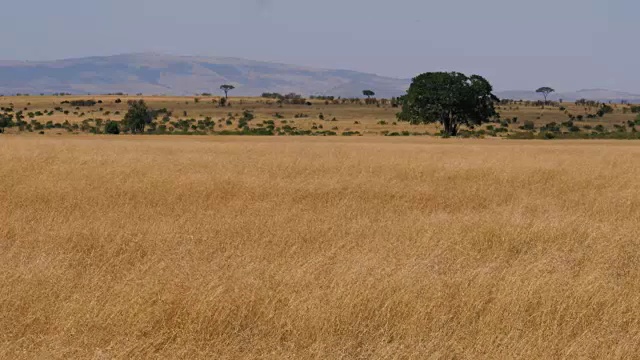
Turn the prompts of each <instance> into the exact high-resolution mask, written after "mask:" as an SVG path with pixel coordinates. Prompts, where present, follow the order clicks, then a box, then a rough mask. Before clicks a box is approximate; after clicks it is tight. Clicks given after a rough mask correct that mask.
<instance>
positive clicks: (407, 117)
mask: <svg viewBox="0 0 640 360" xmlns="http://www.w3.org/2000/svg"><path fill="white" fill-rule="evenodd" d="M492 91H493V88H492V86H491V84H490V83H489V82H488V81H487V80H486V79H484V78H483V77H481V76H478V75H472V76H470V77H468V76H466V75H464V74H461V73H457V72H451V73H446V72H431V73H424V74H422V75H418V76H417V77H415V78H414V79H413V82H412V83H411V86H410V87H409V90H408V91H407V94H406V96H405V97H404V98H403V105H402V111H401V112H400V113H399V114H398V119H399V120H401V121H409V122H410V123H411V124H419V123H432V122H436V121H437V122H439V123H440V124H442V125H443V126H444V128H445V130H444V132H445V133H446V134H447V135H449V136H455V135H456V134H457V133H458V129H459V126H460V125H467V126H473V125H480V124H482V123H485V122H488V121H490V119H491V118H493V117H497V116H498V114H497V112H496V110H495V107H494V103H495V102H496V101H497V100H498V99H497V98H496V97H495V96H494V95H493V94H492V93H491V92H492Z"/></svg>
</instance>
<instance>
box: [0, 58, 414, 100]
mask: <svg viewBox="0 0 640 360" xmlns="http://www.w3.org/2000/svg"><path fill="white" fill-rule="evenodd" d="M409 83H410V80H408V79H394V78H389V77H383V76H378V75H373V74H366V73H361V72H356V71H349V70H326V69H314V68H308V67H301V66H294V65H285V64H276V63H269V62H260V61H251V60H244V59H237V58H223V57H194V56H171V55H161V54H152V53H143V54H125V55H116V56H105V57H87V58H79V59H67V60H56V61H44V62H26V61H25V62H19V61H0V94H6V95H9V94H16V93H29V94H40V93H59V92H66V93H72V94H87V93H93V94H96V93H98V94H102V93H115V92H124V93H129V94H135V93H144V94H166V95H193V94H196V93H203V92H207V93H220V90H219V87H220V85H222V84H232V85H234V86H235V87H236V90H234V91H233V92H232V94H233V95H244V96H255V95H260V94H261V93H263V92H278V93H289V92H295V93H299V94H303V95H307V96H308V95H334V96H342V97H355V96H362V90H365V89H371V90H373V91H375V92H376V95H377V96H379V97H392V96H399V95H402V94H404V93H405V91H406V89H407V88H408V86H409Z"/></svg>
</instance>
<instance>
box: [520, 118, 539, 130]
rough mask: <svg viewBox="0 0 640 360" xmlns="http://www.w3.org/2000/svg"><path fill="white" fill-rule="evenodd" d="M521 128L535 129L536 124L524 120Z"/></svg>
mask: <svg viewBox="0 0 640 360" xmlns="http://www.w3.org/2000/svg"><path fill="white" fill-rule="evenodd" d="M520 129H522V130H535V129H536V125H535V124H534V123H533V121H531V120H526V121H525V122H524V124H523V125H522V126H521V127H520Z"/></svg>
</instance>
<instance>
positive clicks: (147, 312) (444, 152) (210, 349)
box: [0, 134, 640, 359]
mask: <svg viewBox="0 0 640 360" xmlns="http://www.w3.org/2000/svg"><path fill="white" fill-rule="evenodd" d="M639 158H640V143H636V142H619V141H618V142H615V141H613V142H607V141H555V142H544V141H508V140H490V139H485V140H459V139H436V138H425V137H414V138H385V137H358V138H342V137H334V138H331V137H323V138H311V137H269V138H255V137H180V136H164V137H158V136H147V137H145V136H117V137H108V136H90V135H75V136H71V135H68V136H55V137H53V136H38V135H35V134H34V135H21V136H14V135H4V136H0V164H1V165H0V288H1V289H2V291H1V292H0V329H2V330H0V358H4V359H32V358H41V359H51V358H57V359H68V358H94V359H111V358H116V359H125V358H127V359H128V358H166V359H176V358H184V359H193V358H201V359H237V358H263V359H340V358H343V359H354V358H360V359H361V358H388V359H425V358H434V359H437V358H447V359H450V358H467V359H481V358H487V359H489V358H499V359H510V358H522V359H533V358H619V359H628V358H637V357H638V356H639V354H640V312H639V311H638V309H639V307H640V295H639V294H640V237H639V236H638V235H639V231H638V229H639V228H640V226H639V224H640V187H639V179H640V162H639V161H638V159H639Z"/></svg>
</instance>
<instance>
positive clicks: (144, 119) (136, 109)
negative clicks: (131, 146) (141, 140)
mask: <svg viewBox="0 0 640 360" xmlns="http://www.w3.org/2000/svg"><path fill="white" fill-rule="evenodd" d="M152 121H153V111H151V110H150V109H149V108H148V107H147V104H146V103H145V102H144V100H138V101H130V102H129V111H127V113H126V114H125V115H124V119H123V120H122V122H123V124H124V126H125V127H126V128H127V129H129V130H130V131H131V132H132V133H134V134H135V133H144V128H145V127H146V126H147V125H149V124H150V123H151V122H152Z"/></svg>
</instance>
